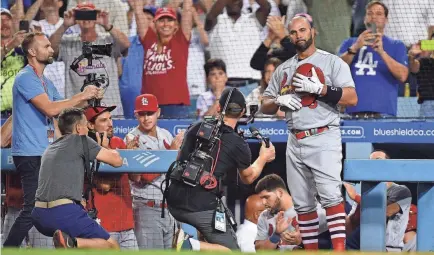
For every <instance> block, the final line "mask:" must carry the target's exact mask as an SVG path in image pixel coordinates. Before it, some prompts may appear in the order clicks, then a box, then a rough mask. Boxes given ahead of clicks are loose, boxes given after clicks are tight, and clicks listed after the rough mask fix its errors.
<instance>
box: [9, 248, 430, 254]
mask: <svg viewBox="0 0 434 255" xmlns="http://www.w3.org/2000/svg"><path fill="white" fill-rule="evenodd" d="M119 253H122V254H155V255H165V254H174V253H177V252H175V251H173V250H169V251H161V250H159V251H106V250H104V251H101V250H38V249H28V250H25V249H2V250H1V254H2V255H15V254H17V255H18V254H19V255H22V254H29V255H45V254H56V255H57V254H63V255H68V254H71V255H72V254H82V255H84V254H92V255H93V254H104V255H112V254H119ZM181 253H183V254H198V252H193V251H182V252H181ZM203 253H206V254H207V255H212V254H222V252H203ZM237 253H239V252H233V253H232V254H237ZM258 253H259V254H263V255H267V254H279V253H282V252H280V251H271V252H258ZM297 253H298V254H302V253H305V254H312V252H305V251H297ZM331 253H333V252H332V251H322V252H317V254H324V255H325V254H331ZM239 254H241V253H239ZM243 254H244V253H243ZM339 254H343V255H363V254H366V255H368V254H369V255H385V254H387V253H386V252H345V253H339ZM412 254H413V253H412ZM417 254H421V255H424V254H426V255H432V254H434V253H432V252H418V253H417Z"/></svg>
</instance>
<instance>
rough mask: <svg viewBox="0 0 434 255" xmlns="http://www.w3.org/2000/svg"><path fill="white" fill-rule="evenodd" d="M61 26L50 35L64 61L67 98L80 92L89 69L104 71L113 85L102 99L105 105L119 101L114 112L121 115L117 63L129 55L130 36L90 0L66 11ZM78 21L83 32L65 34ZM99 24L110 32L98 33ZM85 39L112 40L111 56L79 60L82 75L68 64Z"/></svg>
mask: <svg viewBox="0 0 434 255" xmlns="http://www.w3.org/2000/svg"><path fill="white" fill-rule="evenodd" d="M63 18H64V20H63V24H62V26H60V27H59V28H58V29H57V30H56V32H54V34H52V35H51V37H50V42H51V46H52V47H53V49H54V55H55V56H56V57H57V59H58V60H60V61H63V63H64V64H65V68H66V69H65V74H66V77H65V84H66V86H65V87H66V90H65V92H66V93H65V96H66V97H67V98H69V97H71V96H72V95H74V94H76V93H78V92H80V88H81V87H82V86H83V81H84V79H85V78H84V77H83V75H86V74H88V73H97V74H99V75H100V74H104V75H106V76H108V78H109V80H110V86H108V87H107V89H106V91H105V94H104V99H103V101H102V102H103V103H105V104H106V105H113V104H115V105H117V106H118V107H117V108H116V109H115V110H114V112H113V115H116V116H122V115H123V110H122V106H121V105H122V104H121V98H120V93H119V85H118V76H117V74H118V67H117V64H116V61H117V59H118V58H119V57H120V56H121V54H122V55H126V54H127V51H128V47H129V46H130V42H129V41H128V37H127V36H126V35H125V34H124V33H122V32H121V31H120V30H119V29H118V28H116V27H115V26H114V24H112V23H110V19H109V13H108V12H106V11H103V10H97V9H96V8H95V5H93V4H92V3H88V2H83V3H81V4H78V5H77V7H76V8H75V9H72V10H68V11H67V12H65V15H64V17H63ZM75 24H78V25H79V27H80V30H81V33H80V34H77V33H73V34H66V33H65V31H67V29H68V28H69V27H71V26H73V25H75ZM97 24H99V25H101V26H103V27H104V28H105V30H106V32H107V33H105V34H100V33H97V31H96V29H95V27H96V25H97ZM82 42H91V43H92V44H94V45H102V44H107V43H113V46H112V52H111V55H110V56H105V55H104V56H102V55H99V57H101V58H100V59H99V60H94V61H92V66H88V62H87V59H83V60H82V61H81V62H80V63H79V68H78V69H77V72H78V73H79V74H80V76H79V75H78V74H77V73H75V72H74V71H73V70H71V69H70V68H69V66H70V65H71V64H72V62H73V61H74V60H75V58H77V57H78V56H80V55H81V54H82V46H83V43H82Z"/></svg>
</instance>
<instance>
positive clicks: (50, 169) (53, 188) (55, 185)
mask: <svg viewBox="0 0 434 255" xmlns="http://www.w3.org/2000/svg"><path fill="white" fill-rule="evenodd" d="M87 143H88V146H89V160H90V161H93V160H95V159H96V155H98V153H99V151H100V150H101V146H99V145H98V144H97V143H96V142H95V141H94V140H92V138H90V137H87ZM83 157H84V151H83V143H82V140H81V136H80V135H77V134H69V135H65V136H62V137H61V138H60V139H57V140H56V141H55V142H53V143H52V144H51V145H50V146H48V148H47V149H46V150H45V152H44V154H43V155H42V159H41V170H40V172H39V183H38V190H37V191H36V201H41V202H49V201H54V200H57V199H62V198H68V199H71V200H73V201H75V202H80V201H81V198H82V194H83V185H84V172H85V171H84V164H83Z"/></svg>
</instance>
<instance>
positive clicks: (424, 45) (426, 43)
mask: <svg viewBox="0 0 434 255" xmlns="http://www.w3.org/2000/svg"><path fill="white" fill-rule="evenodd" d="M420 49H421V50H426V51H434V39H431V40H422V41H421V42H420Z"/></svg>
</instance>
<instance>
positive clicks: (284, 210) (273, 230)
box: [255, 174, 330, 250]
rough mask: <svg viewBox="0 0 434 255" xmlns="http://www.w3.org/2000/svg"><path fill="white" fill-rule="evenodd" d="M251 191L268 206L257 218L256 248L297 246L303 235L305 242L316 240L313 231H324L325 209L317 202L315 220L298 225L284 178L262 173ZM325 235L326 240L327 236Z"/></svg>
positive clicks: (286, 248)
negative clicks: (304, 224) (316, 219)
mask: <svg viewBox="0 0 434 255" xmlns="http://www.w3.org/2000/svg"><path fill="white" fill-rule="evenodd" d="M255 192H256V193H257V194H258V195H259V197H260V198H261V199H262V201H263V203H264V205H265V207H266V208H268V209H267V210H265V211H263V212H262V213H261V215H260V216H259V219H258V232H257V235H256V241H255V247H256V249H257V250H259V249H260V250H268V249H272V250H275V249H276V248H279V249H280V250H295V249H300V248H301V247H300V245H301V244H302V238H303V237H304V238H305V239H307V240H306V241H305V243H318V240H317V239H318V236H317V235H318V234H317V233H324V232H327V220H326V212H325V210H324V209H323V208H321V206H320V205H318V207H317V211H318V217H319V224H312V225H311V226H299V224H298V216H297V213H296V211H295V209H294V204H293V202H292V197H291V195H289V193H288V192H287V190H286V186H285V182H284V181H283V180H282V178H280V177H279V176H278V175H276V174H270V175H267V176H265V177H263V178H262V179H261V180H259V182H258V184H257V185H256V188H255ZM302 231H308V232H309V233H302ZM326 235H327V234H326ZM327 239H328V240H330V239H329V236H328V237H327Z"/></svg>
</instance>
